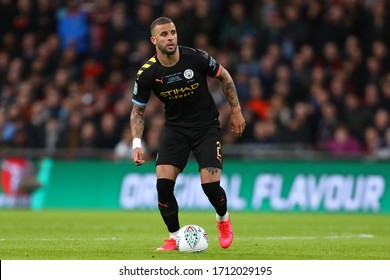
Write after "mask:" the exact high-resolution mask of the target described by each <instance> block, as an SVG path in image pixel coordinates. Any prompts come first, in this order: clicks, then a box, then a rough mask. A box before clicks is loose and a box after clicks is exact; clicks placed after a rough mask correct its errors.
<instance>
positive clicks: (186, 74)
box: [184, 69, 194, 80]
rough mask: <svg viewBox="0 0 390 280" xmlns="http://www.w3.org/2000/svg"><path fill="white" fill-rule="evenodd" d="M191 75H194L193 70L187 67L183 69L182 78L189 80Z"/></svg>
mask: <svg viewBox="0 0 390 280" xmlns="http://www.w3.org/2000/svg"><path fill="white" fill-rule="evenodd" d="M193 77H194V71H192V70H191V69H187V70H185V71H184V78H186V79H187V80H189V79H192V78H193Z"/></svg>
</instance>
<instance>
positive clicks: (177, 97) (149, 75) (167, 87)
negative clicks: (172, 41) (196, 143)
mask: <svg viewBox="0 0 390 280" xmlns="http://www.w3.org/2000/svg"><path fill="white" fill-rule="evenodd" d="M179 52H180V58H179V61H178V62H177V63H176V64H175V65H174V66H171V67H165V66H163V65H161V63H160V62H159V61H158V59H157V55H155V56H153V57H152V58H151V59H149V61H148V62H146V63H145V64H144V65H143V66H142V67H141V68H140V69H139V71H138V73H137V79H136V81H135V84H134V91H133V98H132V101H133V103H135V104H138V105H140V106H146V104H147V102H148V100H149V97H150V94H151V92H153V93H154V94H155V95H156V96H157V97H158V98H159V99H160V100H161V102H163V103H164V106H165V118H166V123H167V124H170V125H175V126H181V127H205V126H210V125H216V124H217V125H218V123H219V122H218V109H217V107H216V105H215V102H214V99H213V97H212V95H211V94H210V92H209V89H208V86H207V76H211V77H214V76H217V75H218V74H219V71H220V65H219V63H218V62H217V61H216V60H215V59H214V58H212V57H211V56H210V55H209V54H208V53H206V52H205V51H202V50H197V49H192V48H188V47H184V46H179Z"/></svg>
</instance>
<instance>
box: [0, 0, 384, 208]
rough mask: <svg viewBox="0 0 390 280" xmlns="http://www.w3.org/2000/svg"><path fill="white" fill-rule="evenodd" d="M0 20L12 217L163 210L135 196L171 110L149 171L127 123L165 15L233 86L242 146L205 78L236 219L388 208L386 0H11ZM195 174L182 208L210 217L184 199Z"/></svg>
mask: <svg viewBox="0 0 390 280" xmlns="http://www.w3.org/2000/svg"><path fill="white" fill-rule="evenodd" d="M0 13H1V14H0V35H1V37H0V97H1V98H0V155H1V159H2V166H1V183H0V184H1V186H2V192H0V207H1V208H10V207H11V208H12V207H28V208H30V207H32V208H34V209H42V208H83V209H85V208H104V209H105V208H109V209H151V208H154V206H153V201H154V200H155V193H154V191H153V186H152V183H150V184H149V185H148V187H147V188H146V187H145V188H142V189H140V188H137V186H139V185H141V183H140V182H149V181H150V182H151V181H153V179H152V177H153V161H154V157H155V155H156V150H157V147H158V144H159V136H160V132H161V128H162V125H163V115H162V114H163V112H162V107H161V106H160V104H159V102H158V101H157V99H156V98H151V100H150V102H149V104H148V107H147V111H146V129H145V133H144V138H143V140H144V142H145V146H146V148H147V158H148V160H149V162H148V163H147V164H146V165H145V166H144V167H141V168H136V167H135V166H134V165H133V164H132V162H131V161H130V156H131V148H130V145H129V143H131V135H130V133H129V112H130V109H131V102H130V99H131V93H132V86H133V84H134V78H135V73H136V71H137V69H138V68H139V67H140V66H141V65H142V64H143V63H144V62H145V61H146V60H147V59H148V58H149V57H151V56H152V55H153V53H154V50H153V46H152V44H151V43H150V42H149V36H150V35H149V33H150V32H149V25H150V23H151V21H152V20H153V19H154V18H156V17H158V16H161V15H165V16H168V17H170V18H172V19H173V20H174V22H175V23H176V26H177V30H178V36H179V43H180V44H183V45H188V46H192V47H196V48H201V49H204V50H206V51H207V52H209V53H210V54H211V55H212V56H214V57H215V58H216V59H217V60H218V61H219V62H220V63H221V64H222V65H224V67H225V68H227V69H228V70H229V71H230V72H231V74H232V76H233V78H234V80H235V82H236V86H237V92H238V96H239V98H240V101H241V105H242V109H243V113H244V115H245V118H246V122H247V129H246V131H245V133H244V135H243V137H242V138H240V139H235V138H234V137H233V136H232V134H231V133H230V132H229V130H228V129H227V128H228V118H229V106H228V104H227V103H226V101H225V99H224V97H223V93H222V92H221V90H220V89H219V85H218V83H217V82H216V81H215V80H213V79H210V80H209V83H210V89H211V92H212V94H213V96H214V98H215V101H216V103H217V105H218V108H219V111H220V120H221V125H222V128H223V131H224V133H223V140H224V143H225V144H224V154H225V166H226V168H225V170H224V176H223V180H224V182H225V185H226V188H227V191H228V192H229V195H230V196H231V197H232V201H231V205H232V207H233V209H235V210H253V211H331V212H334V211H346V212H356V211H358V212H360V211H361V212H389V211H390V209H389V205H390V203H388V201H389V199H390V198H389V196H390V194H389V190H388V185H389V180H390V178H389V172H388V170H390V169H389V163H388V159H389V158H390V68H389V65H390V64H389V62H390V55H389V53H388V49H389V44H390V32H388V31H386V30H389V28H390V5H389V3H388V1H384V0H379V1H370V0H328V1H320V0H313V1H304V0H291V1H272V0H268V1H267V0H264V1H254V0H253V1H250V0H247V1H221V0H199V1H195V0H174V1H161V0H140V1H118V0H100V1H89V0H67V1H59V0H58V1H49V0H36V1H33V0H17V1H11V0H1V1H0ZM196 174H197V171H196V166H195V165H194V163H193V162H192V161H190V163H189V166H188V167H187V168H186V171H185V172H184V173H183V176H182V178H180V184H179V187H178V191H180V192H181V196H182V197H183V200H184V202H183V208H184V209H207V207H206V204H207V203H205V201H202V199H200V200H199V201H197V202H194V201H187V200H185V198H188V197H192V195H193V194H196V193H197V191H199V188H196V186H197V185H198V183H199V182H198V181H197V180H196ZM137 176H138V177H137ZM141 202H142V203H141Z"/></svg>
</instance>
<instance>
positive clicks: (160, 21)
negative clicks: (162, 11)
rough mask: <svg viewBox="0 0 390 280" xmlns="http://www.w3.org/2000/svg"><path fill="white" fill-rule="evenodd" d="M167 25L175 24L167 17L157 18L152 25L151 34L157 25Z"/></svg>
mask: <svg viewBox="0 0 390 280" xmlns="http://www.w3.org/2000/svg"><path fill="white" fill-rule="evenodd" d="M167 23H173V21H172V20H171V19H170V18H167V17H159V18H156V19H155V20H154V21H153V22H152V24H151V25H150V33H152V31H153V29H154V28H155V27H156V25H162V24H167Z"/></svg>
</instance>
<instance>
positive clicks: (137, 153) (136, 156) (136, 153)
mask: <svg viewBox="0 0 390 280" xmlns="http://www.w3.org/2000/svg"><path fill="white" fill-rule="evenodd" d="M132 157H133V161H134V163H135V165H137V166H138V165H142V164H144V163H145V160H144V159H143V158H144V150H143V149H142V148H136V149H134V150H133V155H132Z"/></svg>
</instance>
